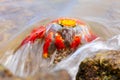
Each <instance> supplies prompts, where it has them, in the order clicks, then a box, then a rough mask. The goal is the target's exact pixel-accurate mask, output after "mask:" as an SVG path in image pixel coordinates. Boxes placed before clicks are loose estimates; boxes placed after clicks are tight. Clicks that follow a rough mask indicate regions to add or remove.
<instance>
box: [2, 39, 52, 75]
mask: <svg viewBox="0 0 120 80" xmlns="http://www.w3.org/2000/svg"><path fill="white" fill-rule="evenodd" d="M43 43H44V42H43V41H42V40H40V41H36V42H35V43H34V44H31V43H27V44H25V45H24V46H22V47H21V48H20V49H19V50H17V51H16V52H15V53H14V52H13V51H7V52H6V53H5V54H4V55H3V56H2V58H1V60H0V61H1V63H2V64H3V65H4V66H6V67H7V68H8V69H10V70H11V71H12V72H13V73H14V74H15V75H18V76H22V77H26V76H28V75H33V74H35V73H36V72H38V71H40V70H41V69H42V70H48V69H49V68H48V67H49V65H50V61H51V60H50V59H43V58H42V52H43V50H42V47H43ZM51 63H52V62H51Z"/></svg>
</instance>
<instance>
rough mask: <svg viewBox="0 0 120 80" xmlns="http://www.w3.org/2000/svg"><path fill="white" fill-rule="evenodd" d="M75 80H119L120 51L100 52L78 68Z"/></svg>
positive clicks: (84, 61)
mask: <svg viewBox="0 0 120 80" xmlns="http://www.w3.org/2000/svg"><path fill="white" fill-rule="evenodd" d="M76 80H120V51H115V50H110V51H101V52H98V53H97V54H96V55H94V56H92V57H89V58H86V59H85V60H83V61H82V62H81V64H80V66H79V70H78V73H77V75H76Z"/></svg>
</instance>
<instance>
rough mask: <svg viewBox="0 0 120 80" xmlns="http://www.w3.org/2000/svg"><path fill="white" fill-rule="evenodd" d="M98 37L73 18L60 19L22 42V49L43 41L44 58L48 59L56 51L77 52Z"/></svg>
mask: <svg viewBox="0 0 120 80" xmlns="http://www.w3.org/2000/svg"><path fill="white" fill-rule="evenodd" d="M96 37H97V36H96V35H95V34H93V32H92V31H91V30H90V29H89V27H88V26H87V25H86V24H85V23H84V22H82V21H80V20H77V19H72V18H59V19H57V20H54V21H52V22H51V23H49V24H47V25H45V26H40V27H38V28H35V29H34V30H32V32H31V33H30V34H29V35H28V36H27V37H26V38H25V39H24V40H23V41H22V43H21V44H20V47H21V46H23V45H24V44H26V43H28V42H30V43H31V44H32V43H34V42H35V41H36V40H37V39H43V40H44V45H43V54H42V55H43V58H48V57H50V56H51V54H53V52H54V51H55V50H56V51H57V52H59V51H65V50H68V51H75V50H76V49H77V47H78V46H79V45H81V44H84V43H87V42H90V41H92V40H94V39H95V38H96Z"/></svg>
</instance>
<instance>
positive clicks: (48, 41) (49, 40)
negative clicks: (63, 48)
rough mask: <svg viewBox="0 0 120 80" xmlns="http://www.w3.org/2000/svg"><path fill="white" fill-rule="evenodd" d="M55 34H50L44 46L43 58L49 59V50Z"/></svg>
mask: <svg viewBox="0 0 120 80" xmlns="http://www.w3.org/2000/svg"><path fill="white" fill-rule="evenodd" d="M52 37H53V32H50V33H48V35H47V37H46V38H45V43H44V46H43V57H44V58H47V57H48V56H49V55H48V48H49V46H50V43H51V42H52Z"/></svg>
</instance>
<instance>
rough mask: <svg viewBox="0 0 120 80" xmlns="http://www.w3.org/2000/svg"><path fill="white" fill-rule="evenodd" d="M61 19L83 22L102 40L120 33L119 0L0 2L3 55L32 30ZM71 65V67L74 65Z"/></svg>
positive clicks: (0, 50) (0, 49) (19, 0)
mask: <svg viewBox="0 0 120 80" xmlns="http://www.w3.org/2000/svg"><path fill="white" fill-rule="evenodd" d="M58 17H74V18H78V19H82V20H83V21H85V22H86V23H87V24H88V25H89V26H91V28H92V29H93V31H94V32H95V33H96V34H97V35H98V36H100V37H102V38H103V39H108V38H110V37H112V36H114V35H116V34H119V33H120V1H119V0H116V1H114V0H104V1H101V0H91V1H90V0H54V1H53V0H1V1H0V53H1V54H3V53H4V52H6V51H9V50H12V49H15V48H16V47H17V46H18V45H19V43H20V42H21V40H22V39H23V38H24V37H25V36H26V35H27V34H28V33H29V32H30V30H31V29H32V28H33V27H37V26H39V25H41V24H46V23H47V22H50V21H51V20H53V19H55V18H58ZM97 47H98V46H97ZM83 48H84V47H83ZM80 50H81V49H80ZM76 54H77V52H76ZM21 55H22V54H21ZM21 55H16V56H17V57H19V56H21ZM73 56H74V55H73ZM84 56H86V55H83V57H84ZM78 57H79V56H78ZM23 58H24V57H23ZM73 58H74V57H72V59H71V58H69V59H70V60H72V61H73ZM69 59H68V61H69ZM63 62H64V61H63ZM73 62H78V61H77V60H74V61H73ZM16 63H17V62H16ZM67 63H68V62H67V61H66V64H67ZM61 64H63V63H60V65H61ZM68 64H70V66H71V62H69V63H68ZM10 65H12V64H10ZM77 65H78V64H77ZM58 66H59V64H58ZM61 67H62V66H60V68H61ZM65 67H66V66H65ZM71 67H72V66H71ZM58 68H59V67H58ZM63 68H64V66H63ZM74 69H75V68H74V67H73V70H74ZM75 70H76V69H75ZM13 71H14V70H13ZM21 72H22V71H21ZM70 73H72V71H71V72H70Z"/></svg>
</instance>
